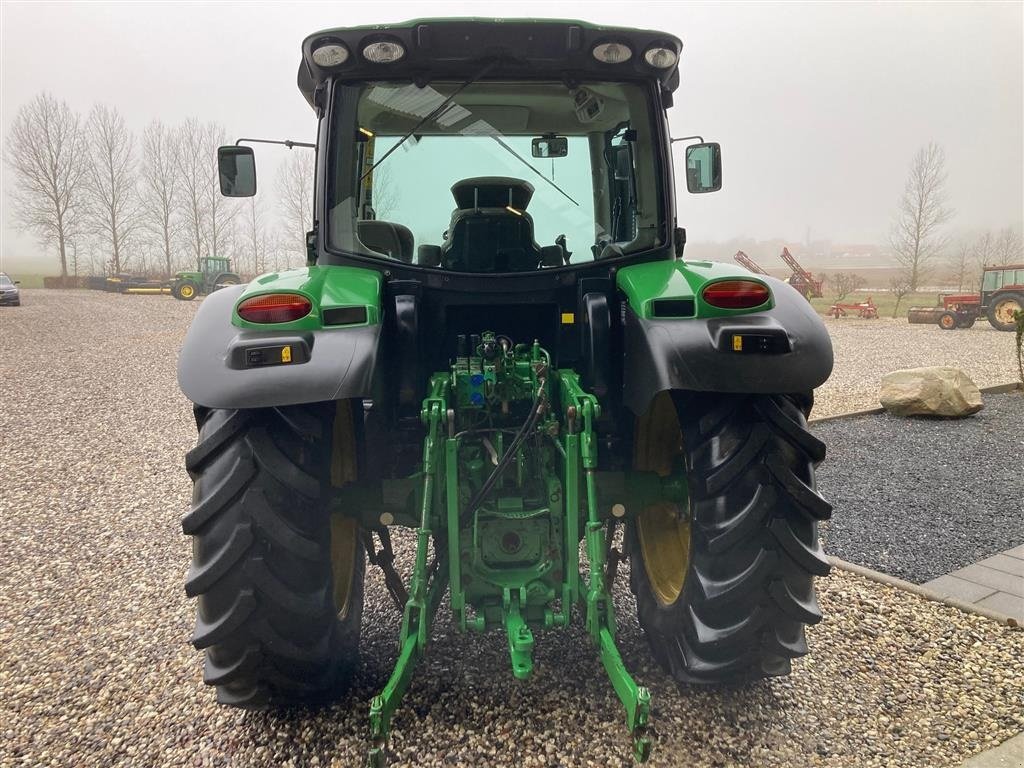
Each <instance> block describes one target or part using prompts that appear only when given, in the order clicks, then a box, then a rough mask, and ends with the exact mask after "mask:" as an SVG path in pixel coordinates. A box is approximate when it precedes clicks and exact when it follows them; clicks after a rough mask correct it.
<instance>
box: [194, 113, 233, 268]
mask: <svg viewBox="0 0 1024 768" xmlns="http://www.w3.org/2000/svg"><path fill="white" fill-rule="evenodd" d="M227 135H228V134H227V131H226V130H225V129H224V126H222V125H218V124H217V123H207V124H206V125H205V126H203V142H202V143H203V147H204V149H205V152H206V158H207V166H206V168H207V173H209V181H208V183H207V185H206V190H207V196H206V205H207V210H208V211H209V215H208V217H207V225H208V230H207V231H208V247H209V251H210V255H211V256H223V255H224V254H225V253H226V252H227V250H228V245H229V243H230V240H231V238H232V237H233V235H234V231H233V228H232V221H233V220H234V218H235V216H236V215H237V214H238V206H237V205H236V204H235V201H234V200H233V199H232V198H230V197H224V195H222V194H221V193H220V172H219V171H218V169H217V147H219V146H221V145H223V144H226V143H227V140H228V139H227Z"/></svg>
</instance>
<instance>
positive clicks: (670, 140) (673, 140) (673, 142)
mask: <svg viewBox="0 0 1024 768" xmlns="http://www.w3.org/2000/svg"><path fill="white" fill-rule="evenodd" d="M690 139H697V140H699V141H700V143H701V144H703V143H704V137H703V136H680V137H679V138H678V139H669V144H675V143H676V142H677V141H689V140H690Z"/></svg>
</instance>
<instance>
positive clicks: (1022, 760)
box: [961, 733, 1024, 768]
mask: <svg viewBox="0 0 1024 768" xmlns="http://www.w3.org/2000/svg"><path fill="white" fill-rule="evenodd" d="M1022 765H1024V733H1021V734H1019V735H1017V736H1014V737H1013V738H1012V739H1010V740H1009V741H1004V742H1003V743H1002V744H1000V745H999V746H998V747H995V748H994V749H989V750H987V751H985V752H982V753H981V754H980V755H975V756H974V757H972V758H971V759H970V760H968V761H966V762H965V763H964V764H963V765H962V766H961V768H1020V767H1021V766H1022Z"/></svg>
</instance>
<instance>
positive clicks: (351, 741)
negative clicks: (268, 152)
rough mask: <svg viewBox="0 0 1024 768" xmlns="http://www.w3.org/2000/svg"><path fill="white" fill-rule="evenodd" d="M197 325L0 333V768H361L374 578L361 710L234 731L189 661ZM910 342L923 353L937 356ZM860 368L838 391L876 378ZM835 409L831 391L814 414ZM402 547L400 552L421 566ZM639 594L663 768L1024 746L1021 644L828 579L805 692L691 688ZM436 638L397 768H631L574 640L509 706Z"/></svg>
mask: <svg viewBox="0 0 1024 768" xmlns="http://www.w3.org/2000/svg"><path fill="white" fill-rule="evenodd" d="M196 307H197V304H184V303H180V302H175V301H172V300H170V299H168V298H164V297H149V296H113V295H106V294H101V293H92V292H58V291H31V290H28V291H25V304H24V306H22V307H21V308H20V309H14V310H4V311H3V312H2V313H0V334H2V338H3V355H2V359H0V435H2V436H3V437H2V441H0V477H2V480H3V485H2V491H0V552H2V555H0V766H2V767H3V768H7V766H41V765H45V766H51V765H52V766H76V768H77V767H78V766H112V765H117V766H121V765H125V766H165V765H167V766H222V765H231V766H239V767H240V768H243V767H244V768H249V767H250V766H257V767H260V766H296V767H303V768H304V767H305V766H327V765H331V766H336V767H337V768H343V767H347V766H356V765H360V764H361V761H362V756H363V750H364V748H365V736H366V733H367V725H366V717H365V716H366V712H367V709H368V702H369V699H370V696H371V695H372V694H373V693H374V692H375V691H376V690H377V689H378V688H379V686H380V685H382V683H383V681H384V679H385V677H386V675H387V674H388V672H389V671H390V668H391V664H392V662H393V659H394V655H395V646H394V643H395V640H396V638H397V632H398V623H399V617H398V616H397V614H396V612H395V611H394V610H393V609H392V608H391V607H390V603H389V602H388V600H387V598H386V595H385V592H384V589H383V584H382V581H381V579H380V577H379V575H378V574H377V573H376V572H371V576H370V580H369V583H368V585H367V603H368V610H367V613H366V615H365V617H364V625H363V633H364V642H363V647H364V664H363V668H362V671H361V673H360V676H359V681H358V685H357V689H356V690H355V691H354V692H353V694H352V696H351V697H350V698H349V699H348V700H346V701H342V702H340V703H338V704H336V705H335V706H333V707H330V708H325V709H321V710H316V711H314V710H307V711H299V712H292V713H259V714H246V713H242V712H238V711H233V710H227V709H222V708H218V707H217V706H216V705H215V704H214V697H213V692H212V690H210V689H208V688H206V687H205V686H203V685H202V682H201V664H200V657H199V654H197V653H196V652H195V651H193V650H192V648H191V647H190V646H189V645H188V644H187V640H188V637H189V635H190V633H191V629H192V621H193V605H192V604H191V603H190V602H189V601H187V600H186V598H185V595H184V592H183V589H182V583H183V579H184V574H185V571H186V570H187V567H188V561H189V546H188V542H187V539H186V538H185V537H184V536H183V535H182V533H181V530H180V524H179V521H180V518H181V516H182V515H183V514H184V512H185V511H186V509H187V508H188V503H189V493H190V488H189V482H188V478H187V476H186V475H185V473H184V470H183V469H182V457H183V455H184V452H185V451H186V450H187V449H188V448H189V447H190V446H191V445H192V444H193V442H194V439H195V436H194V427H193V424H192V422H191V416H190V412H189V408H188V404H187V403H186V402H185V400H184V399H183V397H182V396H181V394H180V393H179V392H178V390H177V386H176V383H175V378H174V366H175V357H176V350H177V349H178V347H179V345H180V343H181V339H182V337H183V334H184V331H185V328H186V327H187V324H188V322H189V320H190V318H191V317H192V315H193V314H194V312H195V310H196ZM858 322H859V321H851V322H850V323H847V324H845V326H843V325H842V324H839V323H836V324H830V327H835V328H836V329H837V333H841V334H846V333H847V332H849V337H846V336H841V338H842V339H843V340H842V341H841V342H838V339H837V342H838V343H837V348H838V349H840V350H844V349H846V350H849V349H850V348H851V347H850V346H848V345H849V344H853V343H854V340H855V339H857V338H872V339H875V340H876V342H877V343H878V344H879V345H880V346H882V347H884V348H885V355H887V356H894V357H888V358H886V359H895V358H900V359H903V358H909V357H910V355H911V352H910V351H909V350H908V351H906V354H905V355H902V356H901V355H900V354H899V352H898V351H897V352H895V353H894V352H893V347H894V346H895V345H896V344H898V343H899V339H900V338H902V335H901V334H899V333H896V332H895V330H896V329H891V330H892V334H891V335H890V336H888V337H887V336H885V334H884V333H882V332H883V330H884V329H885V328H886V327H887V324H886V323H884V322H879V323H878V325H877V326H876V327H874V328H871V329H870V333H869V334H868V335H867V336H864V337H861V336H860V335H859V334H860V333H861V331H859V330H858V326H857V325H856V323H858ZM840 328H842V330H841V331H840V330H839V329H840ZM934 334H935V336H936V337H939V338H941V339H942V341H939V340H936V341H935V343H936V344H953V343H955V342H956V341H957V337H958V336H959V337H960V338H962V339H964V340H965V341H964V342H963V343H964V344H968V343H967V341H966V340H967V339H970V338H973V337H975V336H976V337H977V338H978V339H979V341H983V342H984V343H983V344H982V345H981V346H984V348H985V350H987V351H986V352H985V353H984V354H985V355H988V356H989V358H991V360H990V362H991V367H992V376H993V377H994V378H996V379H997V380H996V381H988V382H984V381H979V383H999V381H1008V380H1010V379H1009V375H1006V376H1003V377H1002V378H1001V379H1000V378H999V370H1000V368H999V366H1000V365H1001V364H1002V363H1001V362H1000V360H1001V357H1002V355H1003V353H1004V351H1005V350H1006V349H1008V343H1009V342H1008V341H1007V337H1008V336H1009V334H998V338H997V337H996V336H997V335H996V334H994V333H988V332H986V331H984V330H982V329H980V328H977V327H976V328H975V329H973V330H972V331H969V332H960V333H959V334H944V335H943V334H941V332H939V331H938V330H937V329H936V330H935V331H934ZM912 336H913V338H914V339H915V342H914V348H913V352H912V354H913V355H916V356H919V355H920V354H922V353H921V344H920V343H919V342H920V340H922V339H924V338H925V335H924V334H923V333H922V334H920V335H918V334H917V333H916V332H915V333H914V334H912ZM947 337H949V340H948V341H946V339H947ZM968 346H969V344H968ZM872 354H874V353H872ZM880 354H881V353H879V355H880ZM843 355H845V353H843ZM843 355H841V357H840V363H839V368H838V371H837V377H838V378H839V379H840V380H850V377H851V376H852V377H853V379H857V378H859V376H860V375H859V374H856V373H855V372H854V373H852V374H851V372H850V371H849V370H848V369H847V368H848V366H849V365H852V364H853V362H854V361H853V356H852V355H851V358H850V361H847V360H846V358H845V356H843ZM867 358H868V359H870V360H877V359H882V358H881V357H880V356H875V357H872V356H871V355H867ZM989 358H986V359H989ZM864 360H865V358H864V357H860V358H858V364H862V363H863V362H864ZM933 362H948V360H943V359H936V360H933ZM883 368H884V366H883ZM881 372H884V370H879V371H878V373H881ZM870 375H872V376H874V375H875V374H874V373H871V374H870ZM972 375H976V373H975V372H973V371H972ZM833 397H834V394H833V393H832V392H831V391H830V390H826V391H825V392H824V393H823V396H822V397H821V398H820V400H819V405H820V407H821V408H822V409H823V410H824V409H826V408H827V407H828V404H829V402H830V401H831V399H832V398H833ZM865 399H866V398H862V402H854V404H853V407H866V406H868V405H870V404H871V403H870V402H863V400H865ZM409 544H410V540H409V537H403V538H402V539H401V540H400V541H399V549H400V552H399V555H400V558H402V559H403V560H405V562H406V563H407V562H408V560H407V558H408V554H409V551H410V550H409ZM627 581H628V579H627V578H626V574H623V573H622V572H621V571H620V579H619V582H618V590H617V593H616V600H617V603H618V605H619V607H620V615H621V617H622V621H621V624H622V627H621V633H620V638H621V647H622V649H623V655H624V656H625V659H626V663H627V665H629V666H630V668H631V669H632V670H634V672H635V673H636V677H637V679H638V680H639V681H640V682H642V683H646V684H648V685H650V687H651V689H652V695H653V698H654V722H655V725H656V729H657V731H656V737H657V743H656V745H655V753H654V758H653V764H654V765H661V766H675V765H683V764H685V765H689V766H700V767H703V766H708V767H710V766H715V767H718V766H758V768H769V767H771V768H774V767H776V766H778V768H783V766H785V768H792V767H793V766H801V767H803V766H834V767H835V768H839V767H843V768H847V767H849V766H857V767H858V768H861V767H864V768H867V767H870V766H899V767H900V768H903V767H909V768H913V767H914V766H921V767H922V768H939V767H941V766H956V765H958V764H959V763H960V761H961V760H962V759H963V758H964V757H966V756H967V755H969V754H971V753H974V752H977V751H980V750H981V749H983V748H985V747H988V746H992V745H994V744H996V743H999V742H1001V741H1003V740H1005V739H1006V738H1008V737H1010V736H1012V735H1014V734H1015V733H1017V732H1019V731H1021V730H1022V729H1024V708H1022V707H1021V701H1022V700H1024V680H1022V678H1021V676H1020V670H1021V668H1022V667H1024V633H1021V632H1019V631H1013V630H1010V629H1007V628H1004V627H1000V626H998V625H996V624H995V623H993V622H990V621H987V620H985V619H981V618H979V617H975V616H970V615H966V614H962V613H959V612H957V611H955V610H953V609H950V608H947V607H944V606H940V605H936V604H932V603H928V602H925V601H923V600H921V599H919V598H917V597H915V596H911V595H906V594H903V593H898V592H894V591H892V590H890V589H888V588H885V587H882V586H880V585H877V584H874V583H871V582H867V581H864V580H861V579H859V578H856V577H853V576H851V575H848V574H843V573H834V574H833V575H832V576H831V577H829V578H828V579H825V580H823V581H822V582H821V594H820V597H821V603H822V608H823V610H824V612H825V615H826V621H825V622H824V623H823V624H821V625H819V626H817V627H815V628H812V629H811V630H810V632H809V642H810V644H811V647H812V654H811V655H810V656H809V657H806V658H805V659H803V660H800V661H798V662H797V663H795V664H794V673H793V675H792V676H791V677H789V678H786V679H777V680H772V681H767V682H759V683H757V684H752V685H747V686H743V687H737V688H718V689H709V690H708V689H701V690H691V689H683V690H679V689H677V688H676V687H675V686H674V685H669V684H666V683H665V682H664V681H663V679H662V676H661V674H660V672H659V670H658V669H657V667H656V666H655V665H654V664H653V662H652V661H651V659H650V656H649V654H648V652H647V649H646V646H645V643H644V640H643V637H642V636H641V634H640V632H639V629H638V627H637V624H636V620H635V614H634V612H633V611H634V606H633V604H632V600H631V599H630V595H629V592H628V588H627V587H626V583H627ZM438 618H439V620H438V624H437V625H436V628H435V633H434V634H435V639H436V642H435V644H434V645H433V646H432V648H431V650H430V652H429V654H428V657H427V659H426V661H425V662H424V663H423V664H422V665H421V667H420V668H419V669H418V670H417V673H416V676H415V678H414V682H413V684H412V687H411V689H410V691H409V695H408V696H407V699H406V703H405V705H404V706H403V708H402V709H401V710H400V713H399V715H398V716H397V718H396V720H395V730H394V738H393V747H394V749H395V750H396V752H397V753H398V755H399V759H398V760H397V761H396V764H397V765H404V766H412V765H473V766H482V765H487V766H492V765H493V766H559V765H564V766H626V765H629V764H630V760H629V746H628V743H627V739H626V733H625V728H624V726H623V724H622V716H621V713H620V710H619V705H618V702H617V700H616V698H615V696H614V694H613V692H612V690H611V688H610V686H609V684H608V683H607V681H606V679H605V676H604V674H603V672H602V670H601V668H600V663H599V662H598V660H597V656H596V654H595V653H594V652H593V650H592V649H590V648H589V647H588V645H587V640H586V638H585V637H584V634H583V633H582V632H581V631H580V630H579V629H578V628H576V629H573V630H569V631H562V632H557V631H552V632H547V633H541V634H539V635H538V638H537V640H538V642H537V646H538V648H537V654H536V660H537V665H536V667H537V674H536V677H535V678H534V679H533V680H531V681H529V682H526V683H516V682H515V681H513V680H512V677H511V675H510V674H509V671H508V659H507V651H506V650H505V647H504V642H505V641H504V638H503V637H502V636H500V635H498V634H494V635H491V636H486V637H483V638H480V637H474V638H466V637H462V636H459V635H456V634H454V633H453V632H452V631H451V630H450V628H449V627H448V626H447V624H446V617H445V615H444V614H442V615H440V616H439V617H438Z"/></svg>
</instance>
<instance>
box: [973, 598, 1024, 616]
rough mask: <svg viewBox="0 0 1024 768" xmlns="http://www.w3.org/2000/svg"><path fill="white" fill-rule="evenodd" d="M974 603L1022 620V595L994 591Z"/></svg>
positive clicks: (1023, 611) (1023, 608)
mask: <svg viewBox="0 0 1024 768" xmlns="http://www.w3.org/2000/svg"><path fill="white" fill-rule="evenodd" d="M976 604H977V605H980V606H982V607H984V608H991V609H992V610H993V611H999V612H1000V613H1005V614H1006V615H1007V616H1013V617H1014V618H1015V619H1020V620H1021V621H1024V597H1018V596H1017V595H1011V594H1009V593H1007V592H994V593H992V594H991V595H989V596H988V597H985V598H982V599H981V600H978V601H977V603H976Z"/></svg>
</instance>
